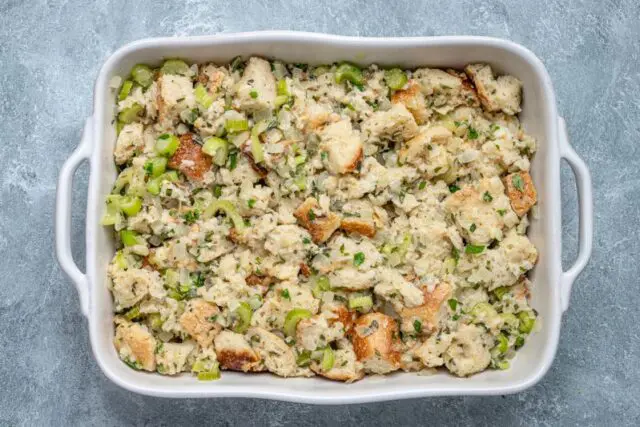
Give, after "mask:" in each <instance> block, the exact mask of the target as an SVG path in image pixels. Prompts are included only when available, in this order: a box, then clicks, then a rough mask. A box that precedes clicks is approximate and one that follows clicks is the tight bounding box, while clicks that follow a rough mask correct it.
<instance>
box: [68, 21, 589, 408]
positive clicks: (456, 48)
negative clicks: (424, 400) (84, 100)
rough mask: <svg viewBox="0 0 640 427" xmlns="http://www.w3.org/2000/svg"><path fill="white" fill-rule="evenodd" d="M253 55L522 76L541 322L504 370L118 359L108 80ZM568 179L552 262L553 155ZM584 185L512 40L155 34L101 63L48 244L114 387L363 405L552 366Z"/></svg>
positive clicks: (527, 375)
mask: <svg viewBox="0 0 640 427" xmlns="http://www.w3.org/2000/svg"><path fill="white" fill-rule="evenodd" d="M237 55H241V56H243V57H248V56H250V55H259V56H263V57H267V58H278V59H281V60H284V61H287V62H294V63H303V62H308V63H312V64H322V63H331V62H335V61H340V60H348V61H353V62H356V63H360V64H370V63H376V64H379V65H382V66H389V65H399V66H402V67H409V68H410V67H416V66H432V67H453V68H462V67H463V66H464V65H466V64H467V63H471V62H487V63H489V64H490V65H491V66H492V67H493V68H494V70H495V71H496V72H497V73H500V74H502V73H508V74H512V75H514V76H517V77H518V78H520V79H521V80H522V81H523V83H524V103H523V108H522V109H523V111H522V114H521V115H520V118H521V120H522V123H523V124H524V126H525V127H526V129H527V132H528V133H530V134H531V135H533V136H534V137H535V138H536V139H537V141H538V144H539V149H538V152H537V154H536V155H535V158H534V160H533V162H532V166H531V173H532V175H533V178H534V181H535V183H536V185H537V188H538V198H539V216H538V218H537V219H533V220H532V223H531V227H530V231H529V236H530V238H531V240H532V241H533V243H534V244H535V245H536V246H537V248H538V250H539V253H540V256H539V261H538V264H537V266H536V268H535V269H534V271H533V272H532V275H531V279H532V282H533V292H532V304H531V305H532V306H533V307H534V308H535V309H536V310H538V312H539V313H540V316H541V319H542V322H541V329H540V331H539V332H538V333H536V334H534V335H532V336H531V338H530V339H529V340H527V344H526V345H525V346H524V347H523V348H522V349H521V351H520V352H519V353H518V355H517V357H516V358H515V360H514V361H513V363H512V367H511V369H509V370H506V371H485V372H483V373H481V374H478V375H474V376H473V377H471V378H465V379H461V378H456V377H453V376H451V375H448V374H446V373H438V374H435V375H431V376H419V375H416V374H415V373H396V374H394V375H391V376H387V377H367V378H365V379H363V380H362V381H359V382H356V383H354V384H343V383H337V382H332V381H328V380H325V379H322V378H292V379H283V378H279V377H275V376H272V375H270V374H252V375H247V374H242V373H236V372H224V374H223V376H222V378H221V379H220V380H219V381H214V382H198V381H197V380H196V379H195V378H194V377H193V376H191V375H188V374H187V375H182V376H177V377H165V376H161V375H155V374H149V373H143V372H137V371H134V370H132V369H130V368H129V367H127V366H126V365H125V364H124V363H122V362H121V361H120V360H119V359H118V356H117V354H116V352H115V350H114V347H113V344H112V338H113V333H114V330H113V324H112V319H113V313H112V299H111V295H110V294H109V291H108V290H107V286H106V283H105V277H106V273H105V270H106V266H107V264H108V262H109V261H110V259H111V257H112V256H113V253H114V250H115V248H114V241H113V239H112V236H111V231H110V230H108V229H106V228H104V227H102V226H101V225H100V218H101V216H102V214H103V211H104V197H105V195H107V194H108V193H109V192H110V190H111V186H112V184H113V181H114V179H115V177H116V169H115V166H114V162H113V156H112V153H113V147H114V144H115V140H116V133H115V127H114V125H113V117H114V107H115V105H114V95H113V92H112V90H111V89H110V88H109V81H110V79H111V78H112V77H113V76H126V75H127V74H128V72H129V70H130V69H131V67H132V66H133V65H135V64H137V63H148V64H159V63H160V62H161V61H162V60H163V59H164V58H174V57H180V58H183V59H185V60H188V61H193V62H201V61H214V62H218V63H227V62H229V61H230V60H231V59H232V58H233V57H235V56H237ZM561 159H565V160H566V161H567V162H568V163H569V165H570V166H571V167H572V169H573V171H574V174H575V176H576V182H577V187H578V193H579V214H580V233H579V234H580V248H579V253H578V257H577V260H576V262H575V264H574V265H573V266H572V267H571V268H570V269H569V270H567V271H564V272H563V271H562V265H561V255H562V254H561V249H562V245H561V236H562V229H561V201H560V185H561V183H560V161H561ZM85 160H88V161H89V164H90V180H89V193H88V203H87V217H86V218H87V219H86V272H85V273H82V272H81V271H80V270H79V269H78V267H77V266H76V264H75V263H74V261H73V259H72V256H71V244H70V231H71V230H70V221H71V219H70V218H71V212H70V211H71V184H72V179H73V173H74V171H75V170H76V168H77V167H78V165H79V164H80V163H82V162H83V161H85ZM592 216H593V212H592V196H591V180H590V176H589V171H588V169H587V166H586V165H585V163H584V162H583V161H582V160H581V159H580V158H579V157H578V156H577V154H576V153H575V152H574V151H573V149H572V148H571V146H570V145H569V142H568V139H567V131H566V128H565V125H564V122H563V120H562V118H560V117H559V116H558V113H557V111H556V101H555V97H554V92H553V88H552V85H551V80H550V78H549V75H548V73H547V71H546V70H545V68H544V66H543V65H542V63H541V62H540V60H539V59H538V58H537V57H536V56H535V55H534V54H533V53H532V52H530V51H529V50H527V49H525V48H523V47H522V46H519V45H517V44H514V43H512V42H509V41H505V40H499V39H492V38H484V37H413V38H362V37H341V36H332V35H323V34H313V33H299V32H283V31H269V32H253V33H239V34H221V35H216V36H204V37H181V38H158V39H147V40H142V41H137V42H134V43H131V44H128V45H126V46H124V47H123V48H121V49H119V50H118V51H117V52H115V53H114V54H113V55H111V57H110V58H109V59H108V60H107V61H106V63H105V64H104V66H103V67H102V69H101V71H100V75H99V76H98V79H97V82H96V85H95V91H94V110H93V115H92V116H91V117H89V118H88V119H87V121H86V125H85V128H84V134H83V136H82V141H81V143H80V145H79V147H78V148H77V149H76V150H75V151H74V153H73V154H72V155H71V157H70V158H69V159H68V160H67V161H66V163H65V164H64V166H63V167H62V169H61V172H60V177H59V182H58V193H57V206H56V250H57V255H58V260H59V262H60V265H61V267H62V269H63V270H64V271H65V272H66V274H67V275H68V276H69V278H70V279H71V281H72V282H73V283H74V284H75V286H76V288H77V290H78V293H79V296H80V305H81V309H82V313H83V314H84V315H85V316H86V317H87V319H88V321H89V332H90V338H91V346H92V349H93V353H94V355H95V358H96V360H97V361H98V364H99V365H100V367H101V368H102V370H103V371H104V373H105V375H106V376H107V377H109V378H110V379H111V380H112V381H114V382H115V383H116V384H118V385H120V386H122V387H124V388H126V389H128V390H131V391H135V392H138V393H142V394H148V395H154V396H164V397H254V398H266V399H277V400H286V401H292V402H304V403H314V404H343V403H359V402H372V401H383V400H393V399H405V398H412V397H424V396H440V395H491V394H507V393H514V392H518V391H521V390H524V389H526V388H528V387H530V386H532V385H534V384H535V383H536V382H537V381H539V380H540V378H542V376H543V375H544V374H545V373H546V372H547V370H548V369H549V367H550V365H551V363H552V361H553V358H554V355H555V352H556V347H557V344H558V338H559V334H560V320H561V316H562V313H563V311H564V310H566V308H567V306H568V303H569V294H570V290H571V285H572V283H573V281H574V279H575V278H576V276H577V275H578V274H579V273H580V271H582V269H583V268H584V267H585V265H586V263H587V261H588V258H589V256H590V253H591V245H592V222H593V221H592Z"/></svg>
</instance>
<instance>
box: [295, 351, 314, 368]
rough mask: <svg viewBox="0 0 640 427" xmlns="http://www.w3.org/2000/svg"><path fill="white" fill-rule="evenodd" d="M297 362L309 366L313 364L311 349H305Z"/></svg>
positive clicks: (299, 364)
mask: <svg viewBox="0 0 640 427" xmlns="http://www.w3.org/2000/svg"><path fill="white" fill-rule="evenodd" d="M296 364H297V365H298V366H303V367H304V366H309V365H310V364H311V352H310V351H309V350H303V351H302V353H300V354H299V355H298V357H297V358H296Z"/></svg>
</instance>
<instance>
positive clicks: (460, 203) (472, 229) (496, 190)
mask: <svg viewBox="0 0 640 427" xmlns="http://www.w3.org/2000/svg"><path fill="white" fill-rule="evenodd" d="M445 206H446V208H447V210H448V211H449V212H450V213H451V215H453V218H454V220H455V223H456V226H457V228H458V231H459V232H460V234H461V235H462V236H463V237H464V238H465V239H467V240H468V241H469V242H470V243H471V244H473V245H488V244H489V243H491V241H492V240H502V238H503V235H504V228H505V227H513V226H514V225H516V224H517V222H518V218H517V216H516V215H515V214H514V213H513V211H512V210H511V207H510V204H509V199H508V198H507V197H506V195H505V194H504V186H503V184H502V182H501V181H500V179H499V178H497V177H494V178H488V179H483V180H481V181H480V182H479V183H478V184H477V185H467V186H465V187H464V188H462V189H461V190H460V191H457V192H455V193H454V194H452V195H451V196H449V197H448V198H447V201H446V202H445Z"/></svg>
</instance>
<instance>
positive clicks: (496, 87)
mask: <svg viewBox="0 0 640 427" xmlns="http://www.w3.org/2000/svg"><path fill="white" fill-rule="evenodd" d="M464 71H465V72H466V73H467V75H468V76H469V77H470V78H471V80H473V83H474V84H475V86H476V89H477V91H478V97H479V98H480V102H481V103H482V107H483V108H484V109H485V110H486V111H489V112H492V113H493V112H497V111H502V112H504V113H505V114H510V115H514V114H517V113H519V112H520V102H521V98H522V96H521V93H522V82H521V81H520V80H518V79H517V78H515V77H513V76H500V77H498V78H497V79H496V78H495V77H494V76H493V71H492V70H491V67H490V66H488V65H487V64H470V65H467V66H466V67H465V69H464Z"/></svg>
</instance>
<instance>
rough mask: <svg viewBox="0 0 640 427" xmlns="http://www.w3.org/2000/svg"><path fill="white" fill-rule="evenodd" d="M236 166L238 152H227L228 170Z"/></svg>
mask: <svg viewBox="0 0 640 427" xmlns="http://www.w3.org/2000/svg"><path fill="white" fill-rule="evenodd" d="M236 166H238V152H237V151H232V152H231V153H229V170H230V171H232V170H234V169H235V168H236Z"/></svg>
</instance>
